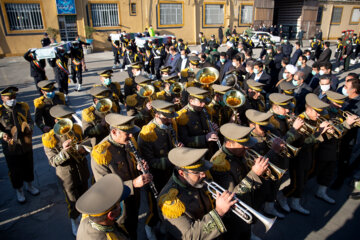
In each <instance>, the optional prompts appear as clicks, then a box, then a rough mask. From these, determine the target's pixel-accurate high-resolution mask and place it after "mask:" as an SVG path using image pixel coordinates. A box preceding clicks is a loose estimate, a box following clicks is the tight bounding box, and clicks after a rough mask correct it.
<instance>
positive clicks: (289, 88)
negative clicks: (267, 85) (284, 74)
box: [279, 81, 296, 95]
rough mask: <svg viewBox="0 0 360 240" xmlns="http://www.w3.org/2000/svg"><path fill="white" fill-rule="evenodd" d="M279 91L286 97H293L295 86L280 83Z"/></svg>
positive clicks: (284, 82) (288, 83)
mask: <svg viewBox="0 0 360 240" xmlns="http://www.w3.org/2000/svg"><path fill="white" fill-rule="evenodd" d="M279 86H280V89H281V90H282V91H283V92H284V93H285V94H287V95H293V94H294V90H295V89H296V86H294V84H292V83H291V82H287V81H282V82H281V83H280V84H279Z"/></svg>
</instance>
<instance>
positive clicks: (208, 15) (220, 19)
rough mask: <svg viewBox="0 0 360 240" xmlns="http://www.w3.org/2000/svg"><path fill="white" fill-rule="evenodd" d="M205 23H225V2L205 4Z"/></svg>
mask: <svg viewBox="0 0 360 240" xmlns="http://www.w3.org/2000/svg"><path fill="white" fill-rule="evenodd" d="M205 24H206V25H214V24H216V25H222V24H224V4H205Z"/></svg>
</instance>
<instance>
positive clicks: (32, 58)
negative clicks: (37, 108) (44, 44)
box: [24, 49, 47, 95]
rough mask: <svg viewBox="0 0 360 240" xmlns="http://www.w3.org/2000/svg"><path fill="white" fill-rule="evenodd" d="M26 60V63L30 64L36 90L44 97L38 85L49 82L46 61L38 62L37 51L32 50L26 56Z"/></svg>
mask: <svg viewBox="0 0 360 240" xmlns="http://www.w3.org/2000/svg"><path fill="white" fill-rule="evenodd" d="M24 58H25V60H26V61H28V62H29V63H30V75H31V76H32V77H33V78H34V81H35V85H36V89H37V90H38V92H39V93H40V95H42V93H41V91H40V88H39V87H38V86H37V84H38V83H39V82H40V81H42V80H47V77H46V74H45V66H46V63H45V59H41V60H37V59H36V55H35V51H34V50H32V49H29V51H27V52H26V53H25V54H24Z"/></svg>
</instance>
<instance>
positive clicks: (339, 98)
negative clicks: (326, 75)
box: [326, 90, 346, 105]
mask: <svg viewBox="0 0 360 240" xmlns="http://www.w3.org/2000/svg"><path fill="white" fill-rule="evenodd" d="M326 97H327V99H329V101H331V102H334V103H337V104H340V105H342V104H344V102H345V99H346V96H345V95H343V94H341V93H337V92H334V91H331V90H328V91H326Z"/></svg>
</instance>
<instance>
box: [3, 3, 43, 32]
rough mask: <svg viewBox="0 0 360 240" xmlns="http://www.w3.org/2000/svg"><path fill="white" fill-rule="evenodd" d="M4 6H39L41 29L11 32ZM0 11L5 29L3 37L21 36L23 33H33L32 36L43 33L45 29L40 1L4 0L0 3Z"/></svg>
mask: <svg viewBox="0 0 360 240" xmlns="http://www.w3.org/2000/svg"><path fill="white" fill-rule="evenodd" d="M5 4H40V12H41V20H42V22H43V28H42V29H26V30H11V29H10V21H9V16H8V15H7V12H6V8H5ZM1 11H2V14H3V16H4V22H5V29H6V33H5V35H8V34H23V33H34V34H37V33H44V31H45V30H46V28H47V24H46V21H45V17H44V7H43V4H42V1H40V0H31V1H24V0H20V1H19V0H5V1H1Z"/></svg>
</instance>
